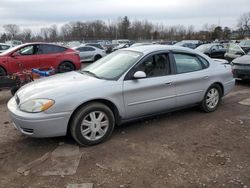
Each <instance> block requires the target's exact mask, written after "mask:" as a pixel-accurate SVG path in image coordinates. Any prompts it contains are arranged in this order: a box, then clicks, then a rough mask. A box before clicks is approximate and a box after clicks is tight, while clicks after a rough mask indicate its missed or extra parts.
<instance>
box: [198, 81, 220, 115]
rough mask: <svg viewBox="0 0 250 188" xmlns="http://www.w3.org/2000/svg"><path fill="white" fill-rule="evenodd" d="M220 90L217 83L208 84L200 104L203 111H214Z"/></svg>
mask: <svg viewBox="0 0 250 188" xmlns="http://www.w3.org/2000/svg"><path fill="white" fill-rule="evenodd" d="M221 97H222V91H221V87H220V86H218V85H217V84H214V85H212V86H210V87H209V88H208V90H207V92H206V94H205V96H204V99H203V101H202V104H201V108H202V110H203V111H205V112H213V111H215V110H216V109H217V108H218V106H219V104H220V101H221Z"/></svg>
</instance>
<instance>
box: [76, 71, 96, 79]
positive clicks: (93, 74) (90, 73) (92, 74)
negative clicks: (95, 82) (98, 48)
mask: <svg viewBox="0 0 250 188" xmlns="http://www.w3.org/2000/svg"><path fill="white" fill-rule="evenodd" d="M81 72H82V73H87V74H88V75H91V76H94V77H96V78H100V77H99V76H97V75H96V74H95V73H93V72H90V71H87V70H83V71H81Z"/></svg>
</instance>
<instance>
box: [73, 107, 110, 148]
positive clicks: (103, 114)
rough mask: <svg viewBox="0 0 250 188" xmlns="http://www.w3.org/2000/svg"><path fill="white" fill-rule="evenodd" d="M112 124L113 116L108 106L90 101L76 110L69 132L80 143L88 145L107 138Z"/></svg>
mask: <svg viewBox="0 0 250 188" xmlns="http://www.w3.org/2000/svg"><path fill="white" fill-rule="evenodd" d="M114 125H115V118H114V114H113V112H112V111H111V110H110V108H108V107H107V106H106V105H104V104H101V103H90V104H87V105H84V106H83V107H81V108H80V109H79V110H78V111H77V112H76V114H75V115H74V117H73V119H72V122H71V124H70V132H71V135H72V136H73V138H74V139H75V140H76V141H77V142H78V143H79V144H80V145H85V146H90V145H95V144H99V143H101V142H103V141H104V140H106V139H107V138H109V136H110V135H111V134H112V132H113V129H114Z"/></svg>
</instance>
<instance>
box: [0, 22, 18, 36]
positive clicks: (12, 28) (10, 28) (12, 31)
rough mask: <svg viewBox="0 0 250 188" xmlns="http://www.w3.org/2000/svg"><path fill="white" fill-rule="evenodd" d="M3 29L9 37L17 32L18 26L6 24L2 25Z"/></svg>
mask: <svg viewBox="0 0 250 188" xmlns="http://www.w3.org/2000/svg"><path fill="white" fill-rule="evenodd" d="M3 28H4V30H5V31H6V32H7V35H9V36H10V38H11V39H12V38H15V36H16V35H17V34H18V33H19V31H20V28H19V26H18V25H16V24H7V25H4V26H3Z"/></svg>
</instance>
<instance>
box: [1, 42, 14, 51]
mask: <svg viewBox="0 0 250 188" xmlns="http://www.w3.org/2000/svg"><path fill="white" fill-rule="evenodd" d="M12 47H13V45H11V44H5V43H0V53H2V52H4V51H6V50H8V49H10V48H12Z"/></svg>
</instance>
